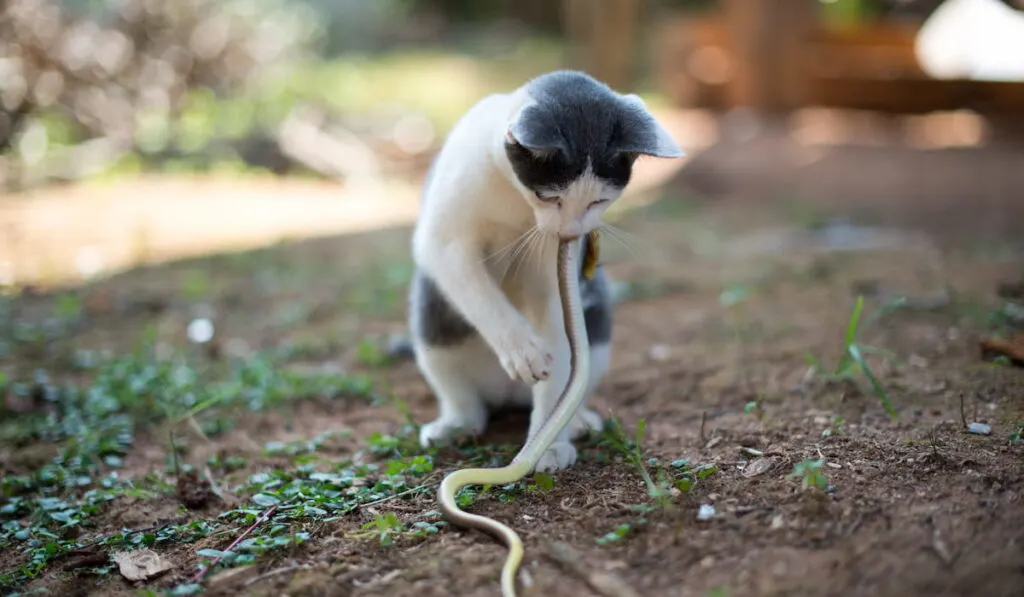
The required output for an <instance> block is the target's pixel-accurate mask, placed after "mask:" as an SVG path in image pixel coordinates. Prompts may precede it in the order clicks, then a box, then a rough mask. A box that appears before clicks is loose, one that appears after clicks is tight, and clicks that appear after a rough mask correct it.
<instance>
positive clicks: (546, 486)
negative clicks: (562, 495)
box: [533, 471, 555, 491]
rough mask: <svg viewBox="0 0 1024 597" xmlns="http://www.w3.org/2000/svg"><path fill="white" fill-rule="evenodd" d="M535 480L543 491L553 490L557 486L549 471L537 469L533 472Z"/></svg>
mask: <svg viewBox="0 0 1024 597" xmlns="http://www.w3.org/2000/svg"><path fill="white" fill-rule="evenodd" d="M533 482H534V483H536V484H537V487H539V488H540V489H541V491H551V490H552V489H554V488H555V479H554V477H552V476H551V475H549V474H548V473H544V472H541V471H537V472H535V473H534V474H533Z"/></svg>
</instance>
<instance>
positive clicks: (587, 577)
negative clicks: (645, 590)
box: [545, 541, 640, 597]
mask: <svg viewBox="0 0 1024 597" xmlns="http://www.w3.org/2000/svg"><path fill="white" fill-rule="evenodd" d="M545 547H546V549H545V553H546V554H547V556H548V557H549V558H551V559H552V560H554V561H555V562H556V563H557V564H558V565H559V566H561V567H562V568H563V569H565V570H566V571H568V572H571V573H573V574H575V575H576V576H578V577H579V578H580V580H582V581H583V582H585V583H587V585H588V586H590V588H591V589H594V590H595V591H597V592H598V593H600V594H601V595H604V597H640V594H639V593H637V592H636V591H635V590H633V587H631V586H629V585H627V584H626V583H625V581H623V580H622V579H621V578H619V577H618V576H615V575H614V574H611V573H609V572H599V571H590V570H587V568H586V566H585V565H584V564H583V558H582V556H580V554H579V552H577V551H576V550H575V549H573V548H572V547H569V546H568V545H566V544H565V543H562V542H561V541H548V542H546V545H545Z"/></svg>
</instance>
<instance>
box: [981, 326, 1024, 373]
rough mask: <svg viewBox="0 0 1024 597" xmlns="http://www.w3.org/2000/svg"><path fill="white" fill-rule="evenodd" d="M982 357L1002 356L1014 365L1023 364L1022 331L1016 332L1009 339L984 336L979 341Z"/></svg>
mask: <svg viewBox="0 0 1024 597" xmlns="http://www.w3.org/2000/svg"><path fill="white" fill-rule="evenodd" d="M981 354H982V358H986V359H991V358H992V357H993V356H1003V357H1006V358H1008V359H1010V361H1012V362H1013V363H1014V364H1015V365H1018V366H1024V333H1022V334H1017V335H1016V336H1014V337H1012V338H1010V339H1009V340H1002V339H999V338H986V339H984V340H982V341H981Z"/></svg>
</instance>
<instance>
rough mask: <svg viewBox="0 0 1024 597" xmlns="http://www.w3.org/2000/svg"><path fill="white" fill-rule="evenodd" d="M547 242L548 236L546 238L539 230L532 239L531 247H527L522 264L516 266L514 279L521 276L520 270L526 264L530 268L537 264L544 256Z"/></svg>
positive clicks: (530, 241)
mask: <svg viewBox="0 0 1024 597" xmlns="http://www.w3.org/2000/svg"><path fill="white" fill-rule="evenodd" d="M546 241H547V236H545V235H544V234H543V233H542V232H541V231H540V230H537V231H536V233H535V234H533V235H532V236H531V237H530V240H529V247H527V249H526V251H525V252H524V254H523V258H522V259H521V260H520V262H519V263H518V264H516V271H515V272H514V273H513V274H512V277H513V278H514V277H515V276H517V275H518V274H519V268H520V267H522V265H523V264H524V263H526V264H528V265H529V266H533V265H534V264H535V263H537V261H536V260H537V258H538V257H539V256H543V254H544V245H545V243H546Z"/></svg>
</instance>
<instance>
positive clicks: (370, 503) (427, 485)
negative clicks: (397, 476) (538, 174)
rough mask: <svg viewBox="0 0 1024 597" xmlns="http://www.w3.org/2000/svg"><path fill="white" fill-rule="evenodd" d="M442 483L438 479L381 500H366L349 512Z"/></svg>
mask: <svg viewBox="0 0 1024 597" xmlns="http://www.w3.org/2000/svg"><path fill="white" fill-rule="evenodd" d="M440 484H441V482H440V481H436V482H434V483H425V484H423V485H417V486H416V487H413V488H411V489H406V490H405V491H400V492H398V493H396V494H395V495H389V496H387V497H383V498H380V499H379V500H374V501H372V502H366V503H365V504H359V505H358V506H355V507H354V508H352V509H351V510H349V512H352V511H353V510H358V509H359V508H369V507H370V506H376V505H378V504H383V503H384V502H390V501H391V500H395V499H398V498H400V497H404V496H407V495H409V494H410V493H415V492H417V491H420V490H422V489H429V488H431V487H437V486H438V485H440Z"/></svg>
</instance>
